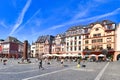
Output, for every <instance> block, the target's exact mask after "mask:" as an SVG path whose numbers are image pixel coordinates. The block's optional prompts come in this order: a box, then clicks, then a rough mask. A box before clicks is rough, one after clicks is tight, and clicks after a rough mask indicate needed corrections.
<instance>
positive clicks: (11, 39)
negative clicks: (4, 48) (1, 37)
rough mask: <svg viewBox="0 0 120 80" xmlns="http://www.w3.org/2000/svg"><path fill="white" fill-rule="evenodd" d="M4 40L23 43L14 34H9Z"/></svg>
mask: <svg viewBox="0 0 120 80" xmlns="http://www.w3.org/2000/svg"><path fill="white" fill-rule="evenodd" d="M4 42H15V43H21V44H22V42H21V41H19V40H18V39H17V38H15V37H12V36H8V37H7V39H5V41H4Z"/></svg>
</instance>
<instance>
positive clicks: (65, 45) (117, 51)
mask: <svg viewBox="0 0 120 80" xmlns="http://www.w3.org/2000/svg"><path fill="white" fill-rule="evenodd" d="M119 34H120V24H119V25H117V26H116V24H115V23H114V22H112V21H110V20H103V21H97V22H94V23H90V24H88V25H80V26H73V27H70V28H69V29H68V30H67V31H66V32H65V35H64V36H63V35H61V34H58V35H56V36H55V38H54V40H52V45H51V44H49V42H51V41H49V40H48V39H44V38H45V37H43V36H41V37H40V38H38V40H37V41H36V53H50V54H51V53H52V54H64V53H65V54H81V55H82V56H83V57H85V56H86V55H88V56H90V55H92V54H94V55H96V57H97V58H96V59H98V57H99V55H100V54H103V55H105V56H106V57H107V58H110V59H111V60H114V61H116V60H120V48H119V46H120V44H118V43H119V41H120V36H119ZM42 37H43V38H42Z"/></svg>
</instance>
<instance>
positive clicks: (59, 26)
mask: <svg viewBox="0 0 120 80" xmlns="http://www.w3.org/2000/svg"><path fill="white" fill-rule="evenodd" d="M119 13H120V8H117V9H115V10H114V11H112V12H109V13H106V14H103V15H98V16H94V17H90V18H83V19H77V20H71V21H68V22H66V23H63V24H59V25H55V26H53V27H51V28H49V29H48V30H51V29H52V30H54V29H57V28H61V27H64V26H66V25H70V24H75V23H82V22H88V21H90V22H92V21H95V20H98V19H101V18H104V17H108V16H112V15H116V14H119Z"/></svg>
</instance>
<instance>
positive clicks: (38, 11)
mask: <svg viewBox="0 0 120 80" xmlns="http://www.w3.org/2000/svg"><path fill="white" fill-rule="evenodd" d="M39 13H40V9H39V10H37V11H36V12H35V13H34V14H33V15H32V17H30V19H28V20H27V21H26V22H25V23H24V24H23V25H21V27H20V28H18V29H17V30H16V33H17V32H19V31H20V30H22V29H23V28H24V27H25V26H26V25H27V24H28V23H31V22H32V21H33V20H34V19H33V18H34V17H35V16H36V15H38V14H39ZM36 21H37V22H36V23H37V26H38V25H40V24H41V21H40V20H39V22H38V20H36Z"/></svg>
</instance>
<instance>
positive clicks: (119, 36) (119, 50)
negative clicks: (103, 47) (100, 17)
mask: <svg viewBox="0 0 120 80" xmlns="http://www.w3.org/2000/svg"><path fill="white" fill-rule="evenodd" d="M115 45H116V49H115V51H116V55H115V56H116V57H117V60H120V23H119V24H118V26H117V29H116V44H115Z"/></svg>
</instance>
